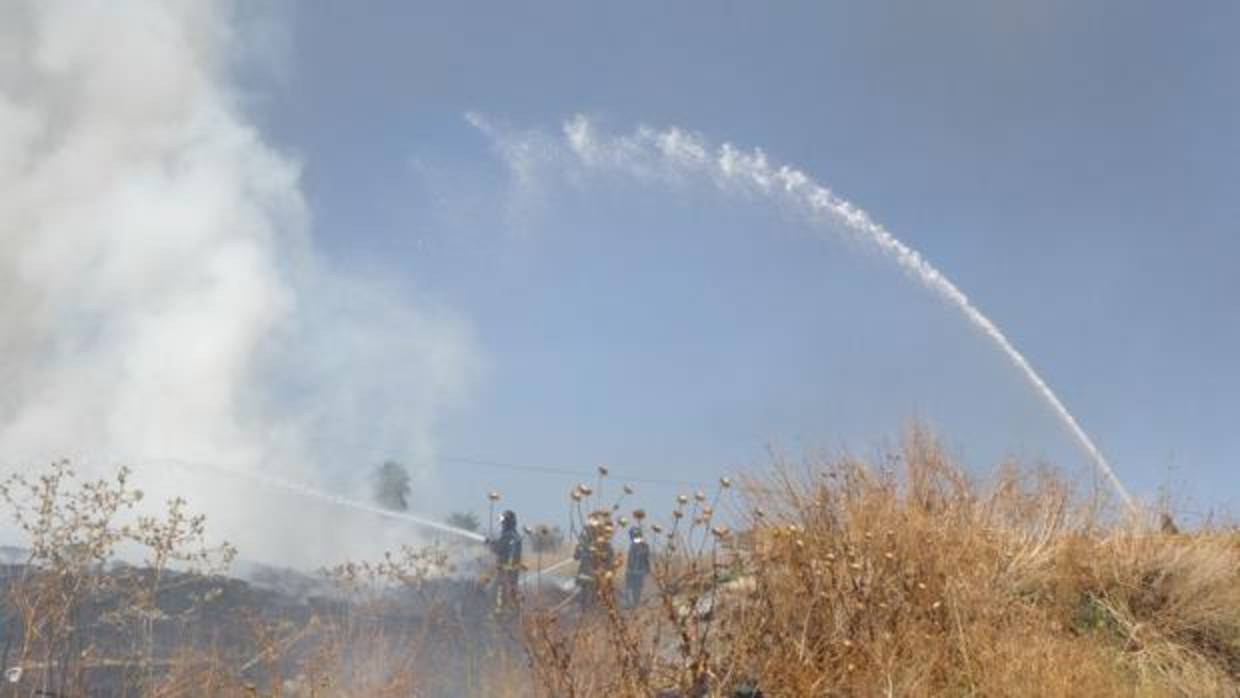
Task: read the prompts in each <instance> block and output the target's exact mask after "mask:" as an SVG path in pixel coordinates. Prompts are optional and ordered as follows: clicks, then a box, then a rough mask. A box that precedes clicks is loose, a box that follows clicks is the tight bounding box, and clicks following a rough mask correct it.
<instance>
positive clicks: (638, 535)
mask: <svg viewBox="0 0 1240 698" xmlns="http://www.w3.org/2000/svg"><path fill="white" fill-rule="evenodd" d="M649 573H650V544H649V543H647V542H646V538H645V536H643V535H642V529H641V526H634V527H632V528H630V529H629V555H628V559H627V560H626V561H625V564H624V592H625V594H624V605H625V607H627V608H637V605H638V604H639V603H641V600H642V587H643V586H644V585H645V583H646V575H647V574H649Z"/></svg>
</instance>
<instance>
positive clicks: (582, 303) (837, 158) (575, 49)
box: [246, 0, 1240, 518]
mask: <svg viewBox="0 0 1240 698" xmlns="http://www.w3.org/2000/svg"><path fill="white" fill-rule="evenodd" d="M268 20H269V21H270V18H268ZM276 21H277V23H278V25H279V31H278V32H276V34H275V35H274V36H275V37H283V38H284V39H286V40H287V43H286V44H281V43H277V44H275V45H277V46H283V49H282V53H281V55H280V56H279V57H278V59H277V60H276V61H275V65H274V69H273V65H272V64H271V63H268V64H267V65H265V66H262V67H261V69H260V67H254V66H252V67H253V77H252V78H249V79H248V82H247V85H248V88H247V89H248V92H247V94H249V95H251V96H252V99H250V100H249V103H248V104H247V107H246V108H247V110H248V112H249V113H250V114H251V115H252V117H253V118H254V119H255V120H256V121H257V123H258V124H259V126H260V128H261V130H262V132H263V134H264V136H265V137H266V138H267V139H269V140H270V141H271V142H273V143H274V144H275V145H276V147H278V148H279V149H280V150H281V151H283V152H285V153H289V154H292V155H293V156H294V157H295V158H296V159H298V160H299V161H300V163H301V165H302V168H303V170H302V185H303V191H304V193H305V195H306V198H307V201H308V203H309V208H310V214H311V216H312V234H313V235H314V237H315V239H316V240H317V242H318V244H319V245H320V247H321V249H323V250H325V252H326V254H327V255H328V256H330V257H332V258H334V259H336V260H338V261H339V263H341V264H347V265H349V266H351V267H352V268H355V269H365V270H368V273H372V274H374V275H376V276H382V277H384V278H388V279H391V280H393V281H394V283H395V284H396V286H397V287H399V288H400V289H402V290H401V292H402V293H407V294H409V295H410V296H411V297H416V298H417V299H418V300H419V302H422V303H426V304H432V305H434V306H436V307H439V308H442V309H444V310H445V312H449V313H452V314H453V315H455V316H456V317H459V318H460V319H461V320H462V322H463V323H465V324H466V325H467V326H468V327H469V328H470V330H471V332H472V336H473V338H474V341H475V342H476V343H477V346H478V348H479V350H480V354H481V356H482V362H483V364H484V366H485V369H484V371H483V374H482V378H481V379H480V381H479V382H478V384H477V385H476V386H475V388H474V390H473V391H472V393H471V395H470V397H469V399H468V400H467V401H465V402H464V403H463V404H462V405H461V406H460V407H458V408H457V409H455V410H453V411H450V412H447V413H445V414H444V415H443V416H442V417H441V418H440V420H439V428H438V431H437V433H436V435H435V438H436V441H437V443H436V444H435V449H436V452H438V453H440V454H442V455H448V456H453V455H464V456H471V457H478V458H483V459H493V460H502V461H508V462H515V463H528V464H537V465H549V466H555V467H564V468H580V469H583V470H589V469H591V468H592V467H593V464H595V463H599V462H604V463H608V464H610V465H612V466H613V467H614V468H615V469H617V470H623V471H625V472H629V473H634V474H638V475H642V476H645V477H663V478H672V479H688V480H698V479H713V477H714V476H715V475H716V474H718V473H722V472H735V471H736V470H738V469H739V468H740V467H741V466H746V465H747V464H759V465H760V464H761V463H763V462H764V455H763V454H764V449H765V445H766V444H767V443H768V442H770V443H774V444H776V445H777V446H778V447H780V448H781V449H783V450H784V451H786V452H788V453H790V454H794V455H797V456H799V455H800V454H802V453H803V452H806V451H816V450H818V449H823V448H826V449H831V448H838V447H848V448H850V449H852V450H855V451H859V452H867V451H868V450H870V449H872V448H874V447H876V446H878V445H880V444H881V443H883V442H884V441H890V439H891V438H892V437H894V436H897V435H898V433H899V431H900V430H901V428H902V427H903V425H904V424H905V422H906V421H907V420H909V419H911V418H922V419H925V420H927V421H928V422H930V423H931V424H933V425H935V426H936V427H937V428H938V429H939V430H940V433H941V435H942V436H943V437H944V439H945V440H946V442H947V443H948V444H949V446H950V447H951V448H952V449H953V450H954V452H955V453H957V455H959V456H960V457H961V458H962V459H964V460H965V461H966V462H967V463H969V464H970V465H971V466H974V467H978V468H985V467H986V466H988V465H990V464H993V463H994V462H996V461H997V460H999V459H1001V458H1003V457H1005V456H1007V455H1014V456H1017V457H1020V458H1023V459H1027V460H1040V459H1045V460H1048V461H1051V462H1053V463H1057V464H1059V465H1061V466H1063V467H1065V468H1068V469H1070V470H1071V469H1080V468H1083V467H1085V466H1086V464H1087V462H1086V461H1085V460H1084V458H1083V456H1082V455H1081V454H1080V452H1079V451H1078V450H1076V449H1075V448H1074V446H1073V444H1072V441H1071V439H1070V437H1069V435H1068V434H1067V433H1066V432H1065V431H1064V430H1063V429H1062V428H1061V427H1060V425H1059V424H1058V423H1057V422H1056V420H1055V419H1054V417H1053V415H1051V413H1050V412H1049V410H1047V408H1046V407H1045V406H1044V405H1043V404H1042V403H1041V402H1040V401H1039V400H1038V399H1037V398H1036V397H1035V396H1034V394H1033V393H1032V391H1030V390H1028V388H1027V387H1026V386H1025V384H1024V383H1023V382H1022V381H1021V379H1020V377H1019V376H1018V375H1017V374H1016V372H1015V371H1014V370H1013V369H1012V368H1011V367H1010V366H1009V365H1008V364H1007V363H1006V362H1005V361H1004V360H1003V358H1002V357H1001V356H1000V355H999V354H998V352H997V351H995V349H994V348H993V347H992V346H991V345H990V344H989V343H988V342H987V341H986V340H985V339H984V338H982V337H981V336H980V335H978V333H976V332H975V331H973V330H972V329H970V327H969V326H968V325H967V324H966V323H965V322H964V320H963V319H962V317H960V315H959V314H958V313H956V312H955V311H953V310H952V309H950V308H948V307H946V306H944V305H943V304H942V303H941V302H939V301H937V300H936V299H934V298H933V297H931V295H930V294H928V293H926V292H925V291H924V289H922V288H920V287H919V286H917V285H916V284H914V283H912V282H910V281H909V280H908V279H907V278H905V277H904V276H903V275H902V274H901V273H899V272H898V271H897V270H896V269H895V268H894V267H893V266H892V265H891V264H889V263H887V262H885V261H884V260H882V259H880V258H878V257H876V256H874V255H872V254H867V253H865V252H864V251H862V250H858V249H856V248H855V247H854V246H850V245H848V244H844V243H840V242H838V241H836V240H833V239H830V238H825V239H824V238H823V237H822V236H821V235H817V234H816V233H815V231H813V230H810V229H809V226H807V225H806V224H805V223H804V222H801V221H798V220H796V219H794V218H790V217H789V216H787V215H785V214H784V213H782V212H781V211H779V210H777V209H776V208H774V207H771V206H769V205H766V204H764V203H763V202H761V201H752V200H735V199H733V198H731V197H727V196H724V195H722V194H720V193H718V192H713V191H710V190H708V189H706V188H702V187H692V186H690V187H686V188H679V189H675V190H670V191H669V190H666V189H665V188H660V187H659V186H656V185H651V184H649V183H642V182H638V181H631V180H625V179H623V178H620V177H610V178H609V177H591V178H586V179H585V180H583V181H574V180H573V179H572V178H571V177H556V176H550V177H548V178H547V181H545V182H540V186H539V188H538V190H537V191H534V192H531V191H529V190H527V189H521V188H519V187H517V186H516V185H515V183H514V181H513V179H512V176H511V173H510V172H509V170H508V169H507V167H506V165H505V163H504V162H503V160H502V158H500V157H499V155H498V154H497V152H496V149H495V147H494V144H493V143H492V142H491V141H490V140H489V139H488V137H487V136H486V135H485V134H483V133H481V132H480V131H479V130H478V129H475V128H473V127H472V126H470V125H469V124H468V123H467V122H466V120H465V118H464V115H465V114H466V113H467V112H470V111H473V112H477V113H480V114H483V115H485V117H486V118H487V119H488V120H490V121H492V122H494V123H498V124H502V125H504V126H505V128H510V129H513V130H515V131H518V132H535V133H544V134H547V136H548V137H552V136H555V135H556V134H558V132H559V129H560V128H561V125H562V124H563V122H564V121H565V120H566V119H568V118H571V117H572V116H573V115H575V114H578V113H584V114H588V115H590V116H591V117H592V118H594V119H596V120H597V121H599V122H600V123H603V124H605V125H606V127H607V128H609V129H611V130H614V131H615V132H618V133H625V132H629V131H631V130H632V129H634V128H636V127H637V126H639V125H643V124H644V125H649V126H651V127H655V128H663V127H668V126H677V127H680V128H684V129H689V130H692V131H694V132H698V133H701V134H703V135H704V136H705V137H707V138H709V139H710V140H712V141H715V142H721V141H729V142H733V143H736V144H737V145H739V146H742V147H760V148H762V149H763V150H764V151H765V152H767V153H768V154H769V156H770V157H771V158H772V159H773V160H774V161H777V162H780V163H784V162H786V163H789V164H791V165H793V166H796V167H798V168H800V169H802V170H804V171H806V172H807V173H809V174H811V175H812V176H814V177H815V178H816V179H818V180H820V181H822V182H824V183H826V184H827V185H829V186H830V187H832V188H833V189H834V190H835V191H836V192H837V193H839V194H840V195H841V196H844V197H846V198H848V199H850V200H852V201H854V202H856V203H857V204H858V205H860V206H862V207H864V208H865V209H866V210H868V211H869V212H870V213H871V214H872V215H873V216H874V217H875V219H876V220H878V221H879V222H881V223H882V224H884V225H885V226H886V227H887V228H888V229H889V230H891V231H892V232H894V233H895V234H896V235H897V236H899V237H900V238H901V239H903V240H904V241H905V242H907V243H908V244H909V245H911V246H912V247H914V248H916V249H918V250H920V251H921V252H923V253H924V254H925V255H926V256H927V258H929V259H930V260H931V261H932V262H933V263H934V264H935V265H937V266H938V267H939V268H940V269H941V270H943V271H944V272H945V273H946V274H947V275H948V276H949V277H951V278H952V279H953V280H954V281H955V282H956V283H957V285H959V286H960V287H961V288H962V289H963V290H964V291H965V292H966V293H968V294H969V295H970V296H971V298H972V299H973V300H974V301H975V302H976V303H977V304H978V305H979V306H980V307H981V309H982V310H983V311H984V312H986V313H987V314H988V315H989V316H990V317H991V318H992V319H994V320H995V321H996V322H997V323H998V324H999V326H1000V327H1002V328H1004V330H1005V331H1006V332H1007V333H1008V335H1009V337H1010V338H1011V339H1012V340H1013V341H1014V343H1015V344H1016V345H1017V346H1018V347H1020V348H1021V350H1022V351H1024V352H1025V354H1026V355H1027V356H1028V357H1029V359H1030V360H1031V361H1032V363H1033V364H1034V366H1035V367H1037V368H1038V369H1039V370H1040V371H1041V373H1042V374H1043V376H1044V377H1045V378H1046V379H1047V381H1048V382H1049V383H1050V384H1051V385H1052V387H1054V388H1055V389H1056V390H1057V391H1058V393H1059V395H1060V397H1061V398H1062V399H1063V401H1064V402H1065V403H1066V404H1067V406H1068V408H1069V409H1071V410H1072V411H1073V412H1074V413H1075V414H1076V416H1077V418H1078V419H1079V420H1080V422H1081V423H1082V425H1083V426H1084V428H1085V429H1086V431H1088V432H1089V433H1090V434H1091V435H1092V436H1093V437H1094V438H1095V439H1096V441H1097V442H1098V444H1099V445H1100V446H1101V447H1102V449H1103V450H1104V451H1105V452H1106V454H1107V455H1108V457H1109V458H1110V459H1111V461H1112V462H1113V464H1114V465H1115V466H1116V468H1117V470H1118V471H1119V473H1120V477H1121V478H1123V479H1124V480H1125V482H1126V483H1128V484H1129V486H1130V488H1131V489H1133V490H1134V491H1135V492H1136V493H1138V494H1141V495H1143V496H1152V495H1153V494H1154V493H1155V492H1156V490H1157V488H1158V487H1159V486H1160V485H1162V484H1170V485H1171V487H1172V490H1173V492H1175V493H1176V494H1177V496H1178V497H1179V498H1180V499H1181V500H1183V505H1184V507H1185V508H1186V509H1188V510H1191V511H1194V512H1204V511H1207V510H1210V509H1212V508H1226V507H1231V508H1233V510H1234V507H1235V506H1237V504H1238V503H1240V484H1238V483H1240V478H1237V477H1236V474H1235V471H1236V467H1237V462H1236V458H1235V452H1234V445H1235V437H1234V428H1235V425H1236V424H1237V421H1238V418H1240V409H1238V408H1237V407H1236V401H1235V397H1236V395H1238V394H1240V370H1237V367H1236V363H1235V362H1236V358H1235V357H1237V356H1240V314H1238V312H1237V309H1236V299H1237V298H1240V273H1237V271H1236V268H1235V267H1236V263H1237V259H1238V258H1240V230H1238V224H1237V220H1238V215H1237V214H1240V203H1237V201H1238V200H1237V197H1236V196H1235V193H1234V186H1235V182H1236V181H1240V165H1238V164H1237V163H1238V162H1240V126H1238V124H1240V82H1238V81H1237V80H1236V77H1235V76H1236V75H1237V72H1238V70H1240V48H1237V46H1238V45H1240V42H1237V41H1236V40H1235V31H1236V27H1238V26H1240V6H1237V5H1236V4H1235V3H1231V2H1201V3H1193V4H1192V5H1190V6H1177V5H1173V4H1169V3H1154V2H1039V3H1032V2H1030V3H1018V2H990V1H982V0H974V1H969V2H964V1H956V0H950V1H945V2H938V3H921V2H869V3H786V4H776V5H771V4H759V3H737V2H720V3H701V2H684V3H674V4H672V3H613V4H610V5H606V6H600V5H586V4H582V3H568V2H564V3H520V4H498V5H497V4H481V3H468V2H456V3H438V2H425V3H401V2H376V3H371V4H368V5H367V8H366V11H365V12H360V11H358V9H357V8H356V6H352V5H346V4H341V3H298V4H291V3H290V4H289V6H287V7H285V8H284V9H283V12H282V13H281V14H280V15H279V16H278V17H277V18H276ZM393 455H394V456H397V457H400V456H401V455H402V454H393ZM751 467H752V466H751ZM438 480H439V484H438V486H437V488H436V489H435V492H436V493H437V494H436V496H435V497H433V501H424V502H423V506H424V507H427V508H429V509H432V510H445V509H451V508H457V509H460V508H470V507H473V508H478V509H481V507H482V506H483V502H484V497H483V494H484V492H485V491H486V490H488V489H498V490H500V491H501V492H503V493H504V495H505V498H506V500H507V501H509V502H511V503H512V504H513V505H514V506H515V507H516V508H518V510H519V511H527V512H531V516H533V517H534V518H551V517H554V516H558V515H559V512H560V511H562V506H561V504H560V502H561V500H562V499H563V495H564V493H565V492H566V491H567V489H568V487H569V486H570V485H571V483H572V481H571V478H567V477H563V478H561V477H553V476H548V475H543V474H529V473H527V474H520V473H517V472H514V471H506V470H502V469H487V468H481V467H478V466H469V465H466V464H462V463H452V462H442V463H440V464H439V467H438ZM645 494H646V496H647V497H649V498H651V499H652V500H654V503H656V504H657V502H658V498H660V497H664V498H670V497H671V496H672V495H673V494H674V491H671V490H665V491H656V490H655V489H651V490H650V491H648V492H645Z"/></svg>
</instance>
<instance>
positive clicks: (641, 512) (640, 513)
mask: <svg viewBox="0 0 1240 698" xmlns="http://www.w3.org/2000/svg"><path fill="white" fill-rule="evenodd" d="M633 518H635V519H637V520H638V521H641V520H642V519H644V518H646V510H645V509H634V510H633Z"/></svg>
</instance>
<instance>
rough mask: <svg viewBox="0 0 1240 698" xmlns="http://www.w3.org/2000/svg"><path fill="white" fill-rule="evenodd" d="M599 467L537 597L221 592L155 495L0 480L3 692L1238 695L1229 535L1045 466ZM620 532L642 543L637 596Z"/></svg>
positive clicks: (305, 589) (216, 557)
mask: <svg viewBox="0 0 1240 698" xmlns="http://www.w3.org/2000/svg"><path fill="white" fill-rule="evenodd" d="M607 477H608V476H607V474H606V473H605V472H600V474H599V482H597V483H591V484H585V483H583V484H580V485H577V486H576V487H575V488H574V489H573V490H572V501H571V502H570V504H571V506H572V511H573V521H572V522H571V523H572V525H571V526H570V532H569V537H568V540H565V539H564V538H558V539H557V540H556V543H555V545H554V546H552V547H553V548H554V549H552V550H547V549H546V548H547V546H545V545H540V546H538V547H539V553H538V554H537V556H534V555H531V554H527V556H526V567H527V571H526V572H525V579H526V580H527V581H532V580H537V579H541V580H542V581H543V584H541V585H540V584H523V585H522V586H521V590H522V593H521V595H520V597H519V603H518V605H517V606H516V607H505V606H504V605H503V603H502V602H501V603H497V600H498V599H500V598H501V596H499V595H497V593H496V592H497V585H496V582H495V580H496V579H497V575H495V574H494V572H495V570H494V568H493V566H492V565H488V564H487V562H486V559H485V558H479V557H475V556H469V555H461V554H460V552H459V551H454V550H453V549H445V548H441V547H429V548H412V547H406V548H403V549H400V550H396V551H393V552H392V553H390V554H388V555H385V556H383V557H382V558H381V559H378V560H372V561H356V562H350V563H345V564H341V565H338V566H336V567H333V568H331V569H326V570H322V571H321V573H320V574H318V575H303V574H299V573H295V572H291V571H288V570H282V569H279V568H253V567H251V569H250V570H249V571H248V573H247V576H248V580H247V581H241V580H239V579H236V578H232V577H230V576H228V574H227V569H228V564H229V563H230V562H231V561H232V559H233V557H234V556H235V551H233V550H232V549H231V548H230V547H228V546H220V545H211V544H209V542H208V541H209V537H208V535H207V528H206V523H207V522H206V521H205V520H204V519H202V518H201V517H196V516H193V515H191V514H190V513H188V512H186V511H185V507H184V504H182V503H180V502H179V501H177V500H174V501H173V502H172V503H171V504H169V506H168V507H167V508H166V510H165V512H164V514H163V515H161V516H141V517H130V516H129V514H128V512H130V511H131V510H132V507H131V505H132V504H133V503H135V502H136V501H137V499H138V498H139V495H138V493H136V492H135V491H133V490H132V489H130V487H129V485H128V483H127V481H126V479H125V474H124V473H121V474H120V475H119V476H118V477H117V478H115V479H113V480H108V481H85V482H83V481H79V480H77V479H76V478H74V477H72V475H71V471H70V469H69V467H68V466H67V465H65V464H58V465H56V466H53V467H52V468H51V469H50V470H49V471H48V472H47V473H46V474H44V475H43V476H40V477H39V478H35V479H33V480H30V479H23V478H15V479H11V480H9V481H8V482H7V483H6V485H5V488H4V490H3V493H4V499H5V502H6V503H7V505H8V507H9V509H10V513H11V514H13V515H14V516H15V518H16V519H17V522H18V524H19V525H20V526H22V528H23V529H24V530H25V532H26V533H27V536H28V540H29V542H28V545H27V546H25V547H23V548H20V549H10V550H8V551H7V554H8V557H9V558H10V559H14V558H18V557H20V561H16V562H11V563H10V564H8V565H7V566H6V567H5V568H4V586H3V593H4V599H5V616H4V627H3V643H4V663H5V667H6V668H7V669H9V674H8V676H9V677H10V679H11V681H10V682H8V683H6V684H4V688H5V690H6V691H8V693H7V694H6V695H29V696H33V695H64V696H78V695H129V696H180V695H185V696H190V695H195V696H196V695H218V696H228V695H256V694H261V695H284V696H357V695H376V696H556V697H560V696H663V697H665V698H670V697H673V696H685V697H688V696H693V697H699V696H751V697H752V696H759V695H761V696H870V695H891V696H958V695H978V696H1132V695H1141V696H1234V695H1240V610H1238V609H1240V531H1237V529H1236V528H1235V527H1234V526H1231V525H1225V524H1223V523H1217V522H1216V523H1205V524H1200V525H1197V526H1194V527H1193V528H1192V529H1191V530H1190V529H1188V527H1183V528H1181V527H1179V526H1177V524H1176V523H1175V512H1173V511H1169V510H1166V509H1157V508H1150V509H1144V510H1140V509H1139V510H1130V509H1128V508H1126V507H1122V506H1118V505H1115V504H1114V503H1112V502H1109V501H1108V498H1107V497H1106V496H1105V493H1101V492H1097V491H1093V490H1085V491H1076V490H1074V488H1073V486H1072V484H1071V483H1069V482H1068V481H1066V480H1064V479H1062V478H1061V477H1059V476H1058V475H1056V473H1054V472H1053V471H1049V470H1045V469H1031V468H1023V467H1020V466H1017V465H1014V464H1007V465H1004V466H1001V467H999V468H997V469H996V470H995V471H994V472H993V473H990V474H989V475H987V476H985V477H977V476H971V475H969V474H967V473H965V472H964V471H962V470H961V469H960V468H958V467H957V466H956V465H955V464H954V463H952V461H951V460H950V459H949V458H948V457H947V456H946V455H945V453H944V451H943V450H942V449H941V448H940V447H939V446H938V444H937V442H936V441H935V440H934V438H933V437H932V436H930V435H929V434H927V433H925V432H924V431H920V430H913V431H911V432H910V434H909V435H908V436H907V438H906V439H905V442H904V445H903V447H902V448H901V449H900V450H899V451H898V452H895V453H891V454H889V455H888V456H886V457H884V458H880V459H877V461H875V462H871V461H866V460H860V459H855V458H840V459H836V460H831V461H823V462H819V461H812V462H798V463H785V462H782V461H779V460H778V459H777V460H776V462H775V463H773V467H772V468H771V469H770V471H769V472H767V473H765V474H764V475H762V476H761V477H757V476H754V477H745V478H738V479H736V480H730V479H727V478H724V479H721V480H720V481H719V483H718V485H717V486H716V487H715V488H714V489H713V490H711V491H700V492H685V493H683V494H681V495H678V496H676V497H675V498H674V499H670V500H669V501H668V502H667V507H666V509H664V510H662V511H655V510H649V511H648V510H646V509H644V508H642V509H635V508H632V507H631V506H629V505H628V503H629V502H630V499H628V496H629V494H630V493H631V489H630V488H628V487H624V488H620V487H616V486H614V485H612V486H608V485H609V483H606V478H607ZM604 491H606V492H609V493H611V498H609V499H605V498H604V496H603V493H604ZM587 524H588V526H587ZM628 526H639V527H641V528H642V529H643V531H644V534H645V535H646V537H647V538H648V540H649V542H650V546H651V548H650V549H651V562H652V564H651V569H650V573H649V577H648V578H647V579H646V581H645V584H644V595H643V597H642V600H641V602H640V603H639V604H637V605H635V606H634V605H633V604H631V603H630V602H629V599H628V598H626V597H625V596H624V584H625V564H626V560H625V555H624V552H625V550H624V547H623V546H622V545H621V543H620V540H619V539H618V536H617V534H618V532H619V531H620V530H623V529H624V528H626V527H628ZM536 534H537V531H533V530H531V531H527V532H526V533H525V535H526V537H527V538H528V542H530V543H531V545H530V546H527V549H529V550H532V549H533V547H534V546H533V545H532V543H533V542H534V538H535V537H537V536H536ZM573 548H576V552H577V554H578V556H579V557H580V556H582V555H583V554H586V555H589V556H591V557H592V558H593V559H594V560H595V561H596V562H595V564H594V566H593V569H592V571H591V573H590V581H589V584H584V585H583V584H578V586H577V588H576V590H575V591H574V590H573V587H572V584H571V582H569V581H568V580H571V579H572V575H573V570H572V566H569V569H568V570H567V573H568V574H567V576H565V575H564V571H563V570H561V571H560V572H559V573H556V574H553V573H552V572H549V571H547V569H546V567H549V566H550V565H546V566H544V558H543V555H544V554H546V555H547V557H546V560H558V559H559V558H560V557H561V556H567V555H568V554H569V553H570V551H572V550H573ZM122 549H123V550H125V551H126V552H127V559H134V560H142V561H143V562H142V564H135V565H132V566H129V565H121V564H118V563H116V562H114V560H115V559H116V553H117V551H119V550H122ZM604 560H605V561H606V563H602V562H601V561H604Z"/></svg>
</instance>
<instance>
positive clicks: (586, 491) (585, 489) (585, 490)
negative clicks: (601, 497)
mask: <svg viewBox="0 0 1240 698" xmlns="http://www.w3.org/2000/svg"><path fill="white" fill-rule="evenodd" d="M577 490H578V491H579V492H581V494H582V496H584V497H589V496H590V495H592V494H594V489H593V488H592V487H590V486H589V485H587V484H585V483H584V482H583V483H581V484H580V485H577Z"/></svg>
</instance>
